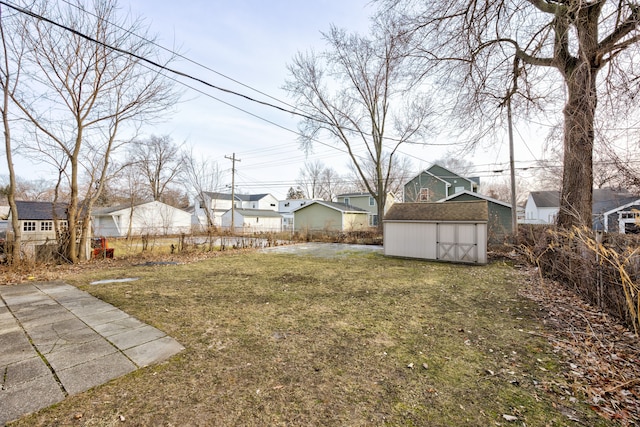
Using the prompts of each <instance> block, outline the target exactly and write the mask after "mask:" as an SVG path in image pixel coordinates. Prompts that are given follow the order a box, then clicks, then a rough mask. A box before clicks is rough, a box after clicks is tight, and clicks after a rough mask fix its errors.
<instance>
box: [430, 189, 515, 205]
mask: <svg viewBox="0 0 640 427" xmlns="http://www.w3.org/2000/svg"><path fill="white" fill-rule="evenodd" d="M462 195H466V196H471V197H474V198H476V199H482V200H486V201H487V202H490V203H495V204H497V205H502V206H505V207H507V208H509V209H511V205H510V204H509V203H506V202H503V201H502V200H498V199H494V198H492V197H489V196H485V195H484V194H480V193H472V192H471V191H469V190H464V191H459V192H457V193H455V194H452V195H451V196H449V197H447V198H445V199H442V200H438V202H448V201H450V200H455V199H457V198H458V197H460V196H462Z"/></svg>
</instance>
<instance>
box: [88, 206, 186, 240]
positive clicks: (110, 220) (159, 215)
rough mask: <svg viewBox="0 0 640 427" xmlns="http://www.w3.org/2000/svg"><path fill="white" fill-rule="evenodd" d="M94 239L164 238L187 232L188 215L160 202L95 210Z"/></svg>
mask: <svg viewBox="0 0 640 427" xmlns="http://www.w3.org/2000/svg"><path fill="white" fill-rule="evenodd" d="M91 216H92V218H93V230H94V235H96V236H105V237H124V236H128V235H143V234H152V235H167V234H180V233H189V232H191V214H190V213H189V212H187V211H184V210H182V209H178V208H175V207H173V206H170V205H167V204H165V203H162V202H158V201H153V202H145V203H139V204H136V205H133V206H131V205H121V206H115V207H108V208H99V209H95V210H94V211H93V212H92V214H91Z"/></svg>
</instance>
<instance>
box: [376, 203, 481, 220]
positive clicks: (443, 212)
mask: <svg viewBox="0 0 640 427" xmlns="http://www.w3.org/2000/svg"><path fill="white" fill-rule="evenodd" d="M384 220H385V221H464V222H466V221H473V222H486V221H488V220H489V208H488V203H487V201H486V200H479V201H477V202H475V201H474V202H447V203H437V202H436V203H395V204H394V205H393V206H391V208H389V211H388V212H387V214H386V215H385V216H384Z"/></svg>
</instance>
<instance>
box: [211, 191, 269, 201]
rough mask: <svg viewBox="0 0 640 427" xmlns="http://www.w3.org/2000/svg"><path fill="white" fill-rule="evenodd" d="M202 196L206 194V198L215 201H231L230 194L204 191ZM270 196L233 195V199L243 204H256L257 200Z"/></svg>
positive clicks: (266, 194) (264, 194) (267, 194)
mask: <svg viewBox="0 0 640 427" xmlns="http://www.w3.org/2000/svg"><path fill="white" fill-rule="evenodd" d="M204 194H206V195H207V196H209V197H210V198H212V199H216V200H231V193H217V192H210V191H205V192H204ZM270 195H271V194H269V193H263V194H234V197H235V199H236V200H240V201H243V202H256V201H258V200H262V199H264V198H265V197H267V196H270Z"/></svg>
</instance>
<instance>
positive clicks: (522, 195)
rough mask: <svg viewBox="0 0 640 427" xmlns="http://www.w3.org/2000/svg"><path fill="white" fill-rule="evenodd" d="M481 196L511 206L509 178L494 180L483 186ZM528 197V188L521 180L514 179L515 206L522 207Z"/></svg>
mask: <svg viewBox="0 0 640 427" xmlns="http://www.w3.org/2000/svg"><path fill="white" fill-rule="evenodd" d="M482 193H483V194H486V195H487V196H489V197H492V198H494V199H496V200H501V201H503V202H505V203H508V204H511V181H510V179H509V178H503V179H494V180H492V181H490V182H488V183H487V184H486V185H485V186H483V191H482ZM527 197H529V186H528V185H527V184H526V182H524V181H523V180H522V179H516V205H524V204H525V203H526V201H527Z"/></svg>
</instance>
